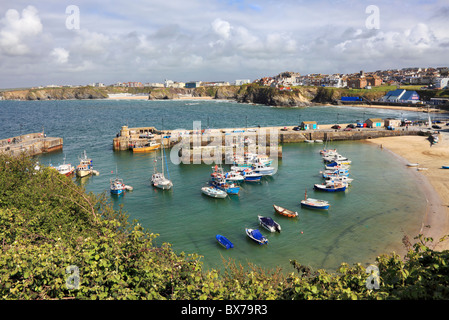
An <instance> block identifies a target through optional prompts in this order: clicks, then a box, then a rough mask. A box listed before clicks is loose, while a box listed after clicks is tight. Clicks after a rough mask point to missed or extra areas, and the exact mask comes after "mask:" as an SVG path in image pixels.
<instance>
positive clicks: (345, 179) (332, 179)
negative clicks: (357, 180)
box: [325, 176, 354, 185]
mask: <svg viewBox="0 0 449 320" xmlns="http://www.w3.org/2000/svg"><path fill="white" fill-rule="evenodd" d="M352 181H354V179H352V178H348V177H347V176H335V177H331V176H329V177H327V178H325V183H330V184H333V183H335V182H343V183H347V184H348V185H349V184H350V183H351V182H352Z"/></svg>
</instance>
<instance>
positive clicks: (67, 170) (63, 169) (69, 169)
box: [53, 157, 75, 176]
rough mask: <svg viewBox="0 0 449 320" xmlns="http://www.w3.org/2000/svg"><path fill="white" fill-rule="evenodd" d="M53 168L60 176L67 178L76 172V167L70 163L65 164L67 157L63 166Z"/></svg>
mask: <svg viewBox="0 0 449 320" xmlns="http://www.w3.org/2000/svg"><path fill="white" fill-rule="evenodd" d="M53 168H54V169H56V170H57V171H58V172H59V173H60V174H63V175H65V176H70V175H71V174H72V173H73V172H75V167H74V166H72V165H71V164H70V163H65V157H64V162H63V163H62V164H60V165H59V166H57V167H53Z"/></svg>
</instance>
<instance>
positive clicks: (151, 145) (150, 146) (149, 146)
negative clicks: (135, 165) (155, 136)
mask: <svg viewBox="0 0 449 320" xmlns="http://www.w3.org/2000/svg"><path fill="white" fill-rule="evenodd" d="M160 146H161V144H160V143H157V142H155V141H153V140H152V141H150V142H148V143H146V144H144V145H141V146H134V147H133V148H132V150H133V152H136V153H143V152H151V151H154V150H156V149H158V148H159V147H160Z"/></svg>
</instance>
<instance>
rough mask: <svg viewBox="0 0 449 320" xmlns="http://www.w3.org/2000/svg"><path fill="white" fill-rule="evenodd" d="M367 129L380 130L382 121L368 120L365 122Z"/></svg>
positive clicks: (377, 119)
mask: <svg viewBox="0 0 449 320" xmlns="http://www.w3.org/2000/svg"><path fill="white" fill-rule="evenodd" d="M365 123H366V126H367V127H368V128H380V127H382V119H380V118H370V119H367V120H366V121H365Z"/></svg>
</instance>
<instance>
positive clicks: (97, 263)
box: [0, 155, 449, 300]
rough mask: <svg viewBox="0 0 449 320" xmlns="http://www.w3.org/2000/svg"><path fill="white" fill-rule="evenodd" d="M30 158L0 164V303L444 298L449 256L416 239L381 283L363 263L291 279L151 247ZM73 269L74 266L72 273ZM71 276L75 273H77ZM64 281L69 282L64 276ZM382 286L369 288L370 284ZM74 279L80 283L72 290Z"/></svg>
mask: <svg viewBox="0 0 449 320" xmlns="http://www.w3.org/2000/svg"><path fill="white" fill-rule="evenodd" d="M34 166H35V163H34V161H33V159H31V158H29V157H27V156H25V155H22V156H20V157H16V158H10V157H8V156H6V155H0V185H1V186H2V188H1V189H0V234H1V250H2V252H1V255H0V296H1V299H3V300H5V299H26V300H28V299H30V300H31V299H33V300H34V299H158V300H161V299H190V300H200V299H225V300H234V299H238V300H253V299H263V300H268V299H280V300H290V299H448V298H449V265H448V261H449V259H448V258H449V253H448V251H442V252H438V251H434V250H433V249H431V247H430V246H429V243H430V244H431V242H430V241H431V239H427V238H424V237H422V236H419V237H418V238H417V243H416V244H414V245H412V244H411V243H409V242H408V240H407V239H404V244H405V245H406V246H407V248H408V249H409V251H408V254H407V256H406V257H405V258H404V259H401V258H400V257H399V256H397V255H395V254H391V255H382V256H379V257H378V258H377V261H376V265H377V268H378V270H379V276H380V278H377V277H375V274H374V275H372V274H369V273H367V268H366V267H364V266H362V265H361V264H355V265H353V266H349V265H348V264H346V263H343V264H342V265H341V266H340V268H338V270H336V272H334V273H330V272H327V271H324V270H317V271H313V270H311V269H310V268H308V267H306V266H303V265H301V264H300V263H298V262H296V261H292V262H291V263H292V271H291V272H290V273H288V274H285V272H280V271H279V270H263V269H260V268H256V267H255V266H253V265H250V266H242V265H237V264H236V263H234V262H233V261H224V268H223V270H221V271H218V270H214V269H212V270H204V269H203V267H202V263H201V261H200V258H201V257H200V256H198V255H196V254H186V253H179V254H177V253H175V252H174V251H173V250H172V249H171V246H170V244H168V243H164V244H162V245H161V246H159V247H158V246H155V245H154V239H155V238H156V237H157V235H156V234H152V233H150V232H148V231H146V230H144V229H143V228H142V226H141V225H139V223H138V222H137V221H133V222H129V221H128V217H127V215H126V214H125V213H124V212H123V211H122V210H121V209H120V210H118V211H117V210H113V208H112V206H111V205H110V204H109V202H108V201H107V199H108V198H107V197H106V194H102V195H94V194H92V193H86V191H85V190H84V189H83V188H82V187H80V186H77V185H76V184H75V183H73V182H72V181H71V180H70V179H69V178H67V177H65V176H62V175H60V174H59V173H57V172H56V171H55V170H53V169H49V168H43V169H41V170H39V171H36V170H35V169H34ZM74 266H76V268H78V269H76V268H75V267H74ZM75 269H76V270H77V271H74V270H75ZM66 270H68V271H70V272H71V273H67V271H66ZM376 279H378V280H379V287H378V289H376V287H375V286H374V287H372V286H371V289H369V288H368V287H367V283H368V284H370V285H374V284H375V283H376ZM78 280H79V282H78Z"/></svg>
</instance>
